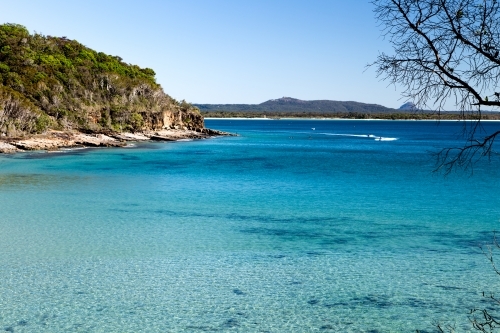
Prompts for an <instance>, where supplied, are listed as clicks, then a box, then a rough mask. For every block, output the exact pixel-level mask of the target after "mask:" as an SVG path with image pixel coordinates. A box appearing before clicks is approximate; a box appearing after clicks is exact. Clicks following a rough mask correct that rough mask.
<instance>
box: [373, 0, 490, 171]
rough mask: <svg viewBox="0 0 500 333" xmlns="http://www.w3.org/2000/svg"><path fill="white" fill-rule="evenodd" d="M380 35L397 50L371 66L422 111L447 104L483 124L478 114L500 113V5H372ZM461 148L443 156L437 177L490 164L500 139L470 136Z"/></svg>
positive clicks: (472, 0) (438, 0)
mask: <svg viewBox="0 0 500 333" xmlns="http://www.w3.org/2000/svg"><path fill="white" fill-rule="evenodd" d="M372 3H373V4H374V6H375V9H374V12H375V16H376V18H377V19H378V21H379V22H380V25H381V27H382V31H383V35H384V36H385V37H386V38H387V39H388V40H389V42H390V43H391V44H392V46H393V49H394V54H393V55H387V54H385V53H382V54H380V55H379V56H378V57H377V60H376V61H375V62H374V63H372V64H370V65H369V66H375V67H376V68H377V76H378V77H380V78H382V79H383V80H388V81H389V83H391V84H394V85H397V86H400V87H403V89H404V91H403V94H402V95H403V97H404V98H406V99H408V100H411V101H413V102H414V103H415V104H416V105H417V106H418V107H419V108H420V109H436V110H437V111H439V112H441V111H443V110H444V108H445V105H448V104H449V101H450V100H451V101H454V105H455V107H456V110H458V111H460V112H461V115H462V118H463V119H476V120H478V121H479V120H481V107H485V106H487V107H492V108H493V110H498V108H500V87H499V83H500V1H498V0H372ZM466 134H467V136H466V137H467V139H466V142H465V144H464V146H463V147H460V148H449V149H445V150H443V151H442V152H441V153H440V154H439V155H438V166H437V169H439V170H445V172H447V173H449V172H451V171H452V170H453V169H454V168H455V167H465V168H466V169H469V168H472V166H473V164H474V162H475V161H477V159H480V158H483V157H490V156H491V154H493V153H494V151H493V144H494V142H495V138H496V137H497V136H499V135H500V132H498V131H497V132H494V133H492V134H489V135H485V136H480V135H479V133H478V132H477V131H475V130H474V131H470V132H469V133H466Z"/></svg>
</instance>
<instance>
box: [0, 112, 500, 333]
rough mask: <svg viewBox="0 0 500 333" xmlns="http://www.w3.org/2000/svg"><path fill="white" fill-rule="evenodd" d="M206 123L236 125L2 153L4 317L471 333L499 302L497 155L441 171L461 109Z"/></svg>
mask: <svg viewBox="0 0 500 333" xmlns="http://www.w3.org/2000/svg"><path fill="white" fill-rule="evenodd" d="M206 126H207V127H209V128H214V129H218V130H223V131H228V132H232V133H237V134H238V135H239V136H236V137H218V138H213V139H207V140H199V141H183V142H173V143H172V142H168V143H137V144H135V145H134V146H132V147H128V148H109V149H108V148H106V149H74V150H66V151H62V152H54V153H45V152H30V153H22V154H16V155H3V156H0V331H2V330H3V331H6V332H16V333H17V332H107V333H109V332H213V331H219V332H370V333H375V332H415V331H416V330H420V331H421V332H432V331H434V330H435V327H436V325H437V324H438V323H441V324H443V325H444V324H450V325H454V326H455V327H457V329H458V330H460V331H463V332H469V331H471V332H472V331H473V330H472V326H471V324H470V322H469V320H468V316H469V312H470V309H472V308H479V309H482V308H491V309H496V308H498V307H495V306H493V305H492V303H490V302H489V301H488V297H483V292H484V293H485V296H489V294H490V293H495V292H497V291H498V290H500V288H499V287H500V276H499V275H497V274H496V273H495V271H494V269H493V267H492V266H491V264H490V262H489V261H488V258H487V256H486V255H485V253H486V254H487V253H488V245H489V244H491V243H492V242H493V240H494V232H495V230H497V229H498V226H499V222H500V168H499V164H500V156H499V155H498V154H493V155H492V156H491V159H490V160H488V159H481V160H479V161H477V162H476V163H474V164H473V168H471V169H467V170H458V171H456V172H452V173H450V174H449V175H444V174H443V173H442V172H434V170H435V168H436V156H435V154H436V153H437V152H439V151H440V150H441V149H443V148H447V147H460V146H462V145H463V144H464V138H463V136H462V130H463V129H464V128H463V126H464V123H458V122H444V121H443V122H439V123H438V122H434V121H356V120H287V119H281V120H234V119H233V120H231V119H219V120H217V119H207V120H206ZM499 126H500V123H499V122H484V123H483V124H482V127H483V128H482V130H484V131H485V133H486V132H492V131H493V130H495V129H498V127H499ZM495 148H496V149H497V150H498V148H499V146H498V145H497V146H496V147H495ZM494 253H496V252H494ZM499 254H500V252H499ZM499 254H496V257H495V258H498V260H500V256H499Z"/></svg>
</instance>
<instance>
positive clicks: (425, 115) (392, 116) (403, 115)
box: [201, 111, 500, 120]
mask: <svg viewBox="0 0 500 333" xmlns="http://www.w3.org/2000/svg"><path fill="white" fill-rule="evenodd" d="M201 114H202V115H203V117H207V118H274V119H277V118H339V119H387V120H414V119H415V120H463V119H464V115H463V114H460V113H459V112H441V113H437V112H421V111H420V112H418V111H417V112H415V111H413V112H396V111H395V112H387V113H386V112H380V113H375V112H373V113H362V112H314V111H312V112H311V111H309V112H305V111H304V112H278V111H261V112H258V111H254V112H247V111H201ZM467 119H470V120H478V119H479V116H477V115H467ZM481 119H483V120H500V113H498V112H484V113H482V115H481Z"/></svg>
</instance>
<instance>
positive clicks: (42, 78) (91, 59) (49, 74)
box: [0, 24, 202, 136]
mask: <svg viewBox="0 0 500 333" xmlns="http://www.w3.org/2000/svg"><path fill="white" fill-rule="evenodd" d="M165 111H170V112H171V113H179V112H181V113H183V115H181V118H182V117H184V119H180V122H181V123H182V120H184V122H185V123H186V124H188V123H193V120H194V119H195V118H197V115H198V117H199V119H201V116H199V113H198V112H197V109H196V108H194V107H193V106H191V105H190V104H188V103H186V102H184V101H182V102H177V101H175V100H174V99H172V98H171V97H169V96H168V95H166V94H165V93H164V92H163V90H162V89H161V87H160V85H159V84H157V83H156V80H155V72H154V71H153V70H152V69H150V68H140V67H139V66H136V65H130V64H127V63H125V62H123V61H122V59H121V58H120V57H118V56H111V55H107V54H104V53H102V52H97V51H94V50H92V49H89V48H88V47H85V46H84V45H82V44H81V43H79V42H77V41H75V40H70V39H68V38H66V37H61V38H59V37H52V36H43V35H41V34H37V33H35V34H30V33H29V32H28V30H27V29H26V28H25V27H24V26H22V25H18V24H3V25H0V133H1V134H2V135H4V136H5V135H7V136H14V135H21V134H28V133H36V132H42V131H44V130H46V129H47V128H59V129H86V130H93V131H99V130H106V129H107V130H115V131H122V130H141V129H144V128H146V127H155V126H161V125H163V122H162V119H163V118H164V116H165V114H164V112H165ZM175 116H177V115H175ZM174 118H175V117H174ZM199 119H196V121H194V122H196V123H198V124H199V123H200V121H199ZM201 123H202V120H201Z"/></svg>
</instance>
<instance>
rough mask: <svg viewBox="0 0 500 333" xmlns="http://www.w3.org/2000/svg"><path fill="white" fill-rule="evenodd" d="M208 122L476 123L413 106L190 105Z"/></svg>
mask: <svg viewBox="0 0 500 333" xmlns="http://www.w3.org/2000/svg"><path fill="white" fill-rule="evenodd" d="M193 106H195V107H197V108H198V109H200V112H201V114H202V115H203V116H204V117H207V118H235V117H242V118H258V117H267V118H344V119H464V118H467V119H476V118H477V115H465V117H464V115H463V114H461V113H460V112H458V111H445V112H441V113H438V112H435V111H424V110H419V109H418V108H417V107H416V105H415V104H413V103H412V102H407V103H405V104H403V105H401V107H400V108H399V109H392V108H388V107H385V106H382V105H379V104H368V103H360V102H354V101H331V100H313V101H304V100H300V99H297V98H292V97H282V98H278V99H271V100H268V101H266V102H264V103H260V104H193ZM482 119H495V120H500V113H498V112H483V113H482Z"/></svg>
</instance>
